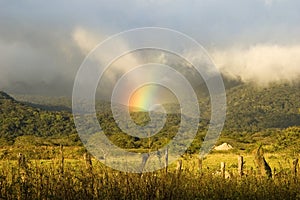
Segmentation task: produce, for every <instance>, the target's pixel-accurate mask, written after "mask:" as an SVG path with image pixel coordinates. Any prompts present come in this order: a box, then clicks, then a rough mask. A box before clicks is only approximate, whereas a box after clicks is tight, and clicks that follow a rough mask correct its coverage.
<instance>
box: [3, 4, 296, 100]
mask: <svg viewBox="0 0 300 200" xmlns="http://www.w3.org/2000/svg"><path fill="white" fill-rule="evenodd" d="M299 8H300V2H299V1H293V0H245V1H239V0H228V1H215V0H213V1H211V0H200V1H193V0H191V1H170V0H164V1H147V0H141V1H131V2H127V1H121V0H113V1H104V0H102V1H93V0H88V1H85V2H84V3H82V2H80V1H74V2H72V4H70V2H68V1H65V0H62V1H56V0H55V1H51V2H43V3H41V2H34V1H26V0H25V1H22V3H20V2H14V1H1V2H0V27H1V29H0V90H4V91H7V92H9V93H19V94H41V95H56V96H61V95H66V96H70V95H71V94H72V87H73V82H74V78H75V76H76V73H77V70H78V69H79V67H80V65H81V63H82V62H83V60H84V58H85V56H86V55H87V54H88V53H89V51H90V50H92V49H93V48H94V47H95V46H96V45H97V44H99V43H100V42H101V41H103V40H105V39H106V38H108V37H109V36H111V35H113V34H116V33H119V32H121V31H124V30H128V29H132V28H137V27H144V26H158V27H165V28H171V29H174V30H177V31H180V32H183V33H185V34H187V35H189V36H191V37H193V38H194V39H195V40H196V41H198V42H199V43H200V44H202V45H203V47H204V48H205V49H207V50H208V53H209V55H210V56H211V58H212V60H213V61H214V62H215V63H216V65H217V67H218V68H219V70H220V71H221V72H222V73H224V74H225V75H226V76H229V77H231V78H234V79H235V78H239V79H241V80H242V81H244V82H247V83H248V82H255V83H257V84H260V85H267V84H268V83H271V82H274V81H286V82H294V81H297V80H298V79H299V74H300V72H299V71H300V70H299V69H300V67H299V64H300V60H299V57H300V56H299V55H300V51H299V49H300V48H299V47H300V38H299V35H300V28H299V27H300V24H299V22H300V12H299ZM126 45H127V44H126V41H120V48H121V49H122V48H125V47H126ZM107 53H108V54H109V53H110V52H107ZM189 53H190V54H194V57H195V59H197V57H198V55H197V53H196V52H189ZM103 56H105V55H103ZM147 57H148V58H147V59H148V60H151V59H154V60H155V59H156V60H157V61H159V62H163V63H166V64H171V65H173V66H174V65H176V66H177V64H178V63H181V62H180V61H178V60H176V58H174V57H172V56H168V55H164V53H161V54H153V55H152V57H151V56H150V55H148V56H147ZM149 57H151V59H150V58H149ZM154 57H155V58H154ZM147 59H145V57H144V56H141V55H137V54H131V55H127V56H126V57H124V58H122V59H120V60H118V61H117V62H115V63H114V67H113V68H112V69H111V70H110V71H109V72H107V74H106V77H107V83H108V82H109V81H111V83H114V82H115V81H116V79H117V78H118V77H119V76H120V75H121V74H122V73H124V72H125V71H126V70H128V69H129V68H130V66H133V65H137V64H139V63H144V62H145V60H147ZM100 60H101V58H100ZM174 63H175V64H174ZM177 67H178V66H177ZM186 69H187V70H188V71H189V72H188V73H186V72H184V71H183V70H182V71H181V72H182V73H184V74H185V75H187V76H190V79H191V81H192V82H195V84H197V83H196V82H197V79H198V76H197V75H194V74H193V73H192V72H193V71H191V69H190V68H186ZM208 70H209V69H208Z"/></svg>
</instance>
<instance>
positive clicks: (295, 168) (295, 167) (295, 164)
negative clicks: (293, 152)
mask: <svg viewBox="0 0 300 200" xmlns="http://www.w3.org/2000/svg"><path fill="white" fill-rule="evenodd" d="M298 162H299V159H298V158H296V159H295V160H293V174H294V177H295V178H296V177H297V169H298Z"/></svg>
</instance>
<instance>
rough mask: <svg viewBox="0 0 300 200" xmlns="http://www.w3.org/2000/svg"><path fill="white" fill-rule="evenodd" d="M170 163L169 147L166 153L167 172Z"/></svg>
mask: <svg viewBox="0 0 300 200" xmlns="http://www.w3.org/2000/svg"><path fill="white" fill-rule="evenodd" d="M168 165H169V149H168V147H167V148H166V153H165V168H166V173H168Z"/></svg>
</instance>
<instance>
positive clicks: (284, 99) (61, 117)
mask: <svg viewBox="0 0 300 200" xmlns="http://www.w3.org/2000/svg"><path fill="white" fill-rule="evenodd" d="M15 97H16V98H18V100H22V102H20V101H17V100H15V99H14V98H12V97H11V96H9V95H8V94H6V93H4V92H0V138H6V139H7V140H14V138H16V137H18V136H22V135H35V136H45V137H46V136H68V135H72V134H76V133H77V132H76V129H75V125H74V122H73V118H72V113H71V107H70V105H71V101H70V99H68V98H64V97H59V98H57V97H53V98H52V97H41V98H39V97H38V96H34V97H30V96H18V95H15ZM299 99H300V84H273V85H270V86H268V87H256V86H253V85H251V84H238V83H237V82H233V83H232V84H231V87H229V89H227V117H226V122H225V127H224V131H223V132H224V133H226V134H227V135H228V134H231V133H233V132H235V133H236V132H240V133H242V132H247V133H255V132H258V131H261V130H265V129H270V128H271V129H272V128H279V129H283V128H287V127H290V126H300V101H299ZM25 101H30V102H25ZM96 107H97V109H96V110H97V116H98V119H99V122H100V124H101V127H103V129H104V130H105V131H106V132H107V133H108V135H110V136H112V137H114V136H113V135H114V133H120V132H121V130H120V129H119V128H118V127H117V125H116V123H115V122H114V118H113V116H112V113H111V108H110V103H109V102H102V103H101V102H100V103H97V106H96ZM165 108H166V109H167V111H168V112H169V113H172V114H170V116H169V119H170V120H171V121H169V122H168V124H167V125H166V127H165V129H164V132H165V133H167V131H168V130H169V129H168V126H170V127H169V128H171V129H172V130H173V129H174V128H176V127H178V125H179V123H180V117H179V115H178V113H179V111H180V109H179V107H178V105H172V104H168V105H165ZM120 109H121V110H126V109H128V108H127V107H125V106H120ZM130 109H131V111H132V112H133V114H132V115H131V116H132V117H134V118H135V119H137V121H140V122H141V123H142V124H143V123H145V122H147V121H148V120H149V118H148V115H147V112H145V111H144V110H142V109H139V108H130ZM200 110H201V127H202V128H201V130H204V129H205V127H207V123H208V121H209V120H210V101H209V98H208V97H202V98H200ZM174 130H175V129H174ZM201 130H200V131H201ZM127 139H129V140H130V138H127Z"/></svg>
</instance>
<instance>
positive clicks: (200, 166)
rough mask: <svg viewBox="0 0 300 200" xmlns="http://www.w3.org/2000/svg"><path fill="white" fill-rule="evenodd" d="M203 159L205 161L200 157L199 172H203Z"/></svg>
mask: <svg viewBox="0 0 300 200" xmlns="http://www.w3.org/2000/svg"><path fill="white" fill-rule="evenodd" d="M202 161H203V158H202V157H200V158H198V170H199V172H202Z"/></svg>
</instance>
